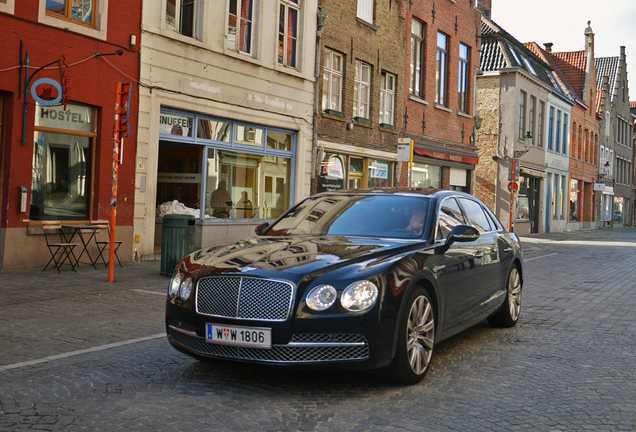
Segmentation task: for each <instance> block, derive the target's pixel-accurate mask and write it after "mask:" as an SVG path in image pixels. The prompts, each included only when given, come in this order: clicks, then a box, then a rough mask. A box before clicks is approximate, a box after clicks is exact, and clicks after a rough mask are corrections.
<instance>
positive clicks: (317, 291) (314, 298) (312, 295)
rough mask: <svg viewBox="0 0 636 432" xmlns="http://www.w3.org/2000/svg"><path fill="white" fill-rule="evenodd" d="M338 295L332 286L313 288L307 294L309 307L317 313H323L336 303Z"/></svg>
mask: <svg viewBox="0 0 636 432" xmlns="http://www.w3.org/2000/svg"><path fill="white" fill-rule="evenodd" d="M336 298H338V293H337V292H336V289H335V288H334V287H332V286H331V285H320V286H317V287H315V288H313V289H312V290H311V291H309V294H307V306H309V308H310V309H313V310H315V311H322V310H325V309H327V308H329V307H330V306H331V305H333V304H334V303H335V302H336Z"/></svg>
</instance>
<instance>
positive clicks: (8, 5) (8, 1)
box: [0, 0, 46, 15]
mask: <svg viewBox="0 0 636 432" xmlns="http://www.w3.org/2000/svg"><path fill="white" fill-rule="evenodd" d="M45 4H46V3H45ZM0 12H4V13H8V14H11V15H13V14H15V0H3V1H0Z"/></svg>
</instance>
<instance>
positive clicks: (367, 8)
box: [357, 0, 375, 24]
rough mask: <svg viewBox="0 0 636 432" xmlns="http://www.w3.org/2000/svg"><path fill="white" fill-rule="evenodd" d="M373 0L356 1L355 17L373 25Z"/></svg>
mask: <svg viewBox="0 0 636 432" xmlns="http://www.w3.org/2000/svg"><path fill="white" fill-rule="evenodd" d="M374 6H375V0H358V12H357V17H358V18H360V19H361V20H363V21H366V22H368V23H370V24H373V9H374Z"/></svg>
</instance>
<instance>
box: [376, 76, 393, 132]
mask: <svg viewBox="0 0 636 432" xmlns="http://www.w3.org/2000/svg"><path fill="white" fill-rule="evenodd" d="M389 78H390V79H389ZM381 81H382V82H381V86H380V123H381V124H382V123H383V124H386V125H392V126H394V112H395V86H396V81H397V76H395V75H394V74H392V73H389V72H382V78H381ZM389 83H392V85H389Z"/></svg>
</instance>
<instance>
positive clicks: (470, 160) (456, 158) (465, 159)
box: [414, 147, 479, 165]
mask: <svg viewBox="0 0 636 432" xmlns="http://www.w3.org/2000/svg"><path fill="white" fill-rule="evenodd" d="M414 150H415V153H417V154H418V155H422V156H430V157H432V158H435V159H443V160H449V161H453V162H461V163H467V164H475V165H476V164H478V163H479V158H478V157H472V156H461V155H456V154H451V153H444V152H441V151H435V150H429V149H425V148H421V147H415V149H414Z"/></svg>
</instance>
